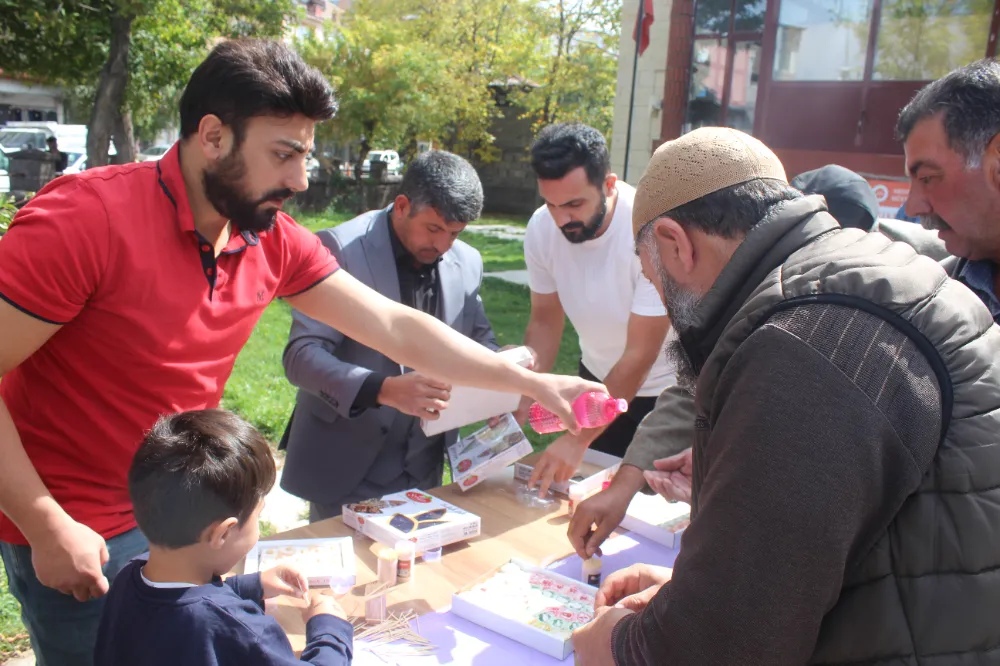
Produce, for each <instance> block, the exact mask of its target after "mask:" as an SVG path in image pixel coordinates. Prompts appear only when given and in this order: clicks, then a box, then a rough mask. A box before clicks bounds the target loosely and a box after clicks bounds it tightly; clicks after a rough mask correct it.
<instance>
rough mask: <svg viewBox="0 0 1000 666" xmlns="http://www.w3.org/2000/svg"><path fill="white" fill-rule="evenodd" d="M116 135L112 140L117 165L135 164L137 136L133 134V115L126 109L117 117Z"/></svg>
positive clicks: (113, 135)
mask: <svg viewBox="0 0 1000 666" xmlns="http://www.w3.org/2000/svg"><path fill="white" fill-rule="evenodd" d="M113 131H114V134H112V136H111V138H112V140H113V141H114V142H115V151H116V152H117V153H118V154H117V155H116V156H115V163H116V164H128V163H129V162H135V135H134V134H133V132H132V113H131V112H130V111H129V110H128V108H127V107H124V105H123V108H122V110H121V112H120V113H118V114H117V115H116V116H115V125H114V129H113Z"/></svg>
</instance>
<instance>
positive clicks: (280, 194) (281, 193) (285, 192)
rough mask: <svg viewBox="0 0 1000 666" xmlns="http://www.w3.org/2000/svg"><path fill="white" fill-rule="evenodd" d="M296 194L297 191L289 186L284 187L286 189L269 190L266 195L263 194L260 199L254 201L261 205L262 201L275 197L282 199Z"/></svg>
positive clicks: (256, 204)
mask: <svg viewBox="0 0 1000 666" xmlns="http://www.w3.org/2000/svg"><path fill="white" fill-rule="evenodd" d="M294 196H295V192H292V191H291V190H290V189H288V188H287V187H286V188H284V189H280V190H271V191H270V192H268V193H267V194H265V195H264V196H262V197H261V198H260V199H258V200H257V201H256V202H255V203H254V205H255V206H259V205H261V204H262V203H264V202H266V201H272V200H274V199H281V200H285V199H291V198H292V197H294Z"/></svg>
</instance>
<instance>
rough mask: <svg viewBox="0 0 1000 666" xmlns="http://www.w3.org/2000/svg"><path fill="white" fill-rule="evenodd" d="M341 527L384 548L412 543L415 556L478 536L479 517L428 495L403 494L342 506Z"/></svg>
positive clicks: (418, 493)
mask: <svg viewBox="0 0 1000 666" xmlns="http://www.w3.org/2000/svg"><path fill="white" fill-rule="evenodd" d="M343 516H344V524H345V525H347V526H348V527H353V528H354V529H356V530H357V531H358V532H360V533H361V534H364V535H365V536H367V537H369V538H371V539H374V540H375V541H378V542H379V543H382V544H385V545H387V546H395V545H396V542H397V541H412V542H413V543H415V544H416V545H417V552H418V553H420V552H423V551H425V550H428V549H433V548H440V547H441V546H447V545H448V544H451V543H457V542H459V541H465V540H466V539H471V538H472V537H476V536H479V532H480V529H481V527H482V525H481V522H480V520H479V516H477V515H475V514H473V513H469V512H468V511H466V510H465V509H460V508H458V507H457V506H455V505H453V504H449V503H448V502H445V501H444V500H442V499H438V498H437V497H434V496H433V495H429V494H427V493H425V492H424V491H422V490H416V489H414V490H405V491H403V492H401V493H393V494H391V495H386V496H385V497H381V498H378V499H370V500H366V501H364V502H358V503H356V504H345V505H344V513H343Z"/></svg>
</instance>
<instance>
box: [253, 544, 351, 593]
mask: <svg viewBox="0 0 1000 666" xmlns="http://www.w3.org/2000/svg"><path fill="white" fill-rule="evenodd" d="M279 564H290V565H293V566H295V567H296V568H297V569H298V570H299V571H301V572H302V575H304V576H305V577H306V580H308V581H309V587H327V586H330V585H332V584H333V583H337V584H338V586H344V587H350V586H353V585H354V584H355V582H356V573H355V572H356V567H355V563H354V540H353V539H351V538H350V537H341V538H334V539H291V540H284V541H258V542H257V544H256V545H255V546H254V547H253V548H251V549H250V552H249V553H247V557H246V561H245V564H244V566H243V573H248V574H249V573H257V572H258V571H266V570H267V569H270V568H272V567H275V566H277V565H279Z"/></svg>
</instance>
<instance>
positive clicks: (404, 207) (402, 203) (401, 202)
mask: <svg viewBox="0 0 1000 666" xmlns="http://www.w3.org/2000/svg"><path fill="white" fill-rule="evenodd" d="M392 206H393V208H394V209H395V210H396V211H398V212H399V214H400V215H401V216H402V217H409V216H410V209H411V208H412V206H411V205H410V200H409V199H408V198H407V197H406V195H405V194H398V195H396V198H395V199H393V201H392Z"/></svg>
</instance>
